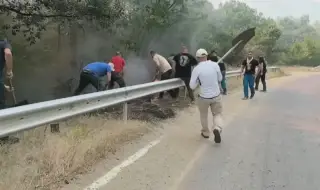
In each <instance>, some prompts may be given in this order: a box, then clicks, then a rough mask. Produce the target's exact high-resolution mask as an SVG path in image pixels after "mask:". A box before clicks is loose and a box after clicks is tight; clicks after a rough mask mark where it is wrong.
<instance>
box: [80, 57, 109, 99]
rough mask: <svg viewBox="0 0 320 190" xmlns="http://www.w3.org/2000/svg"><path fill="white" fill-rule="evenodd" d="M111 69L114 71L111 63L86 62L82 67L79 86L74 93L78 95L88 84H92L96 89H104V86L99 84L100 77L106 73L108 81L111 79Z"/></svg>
mask: <svg viewBox="0 0 320 190" xmlns="http://www.w3.org/2000/svg"><path fill="white" fill-rule="evenodd" d="M112 71H114V66H113V64H112V63H108V62H93V63H90V64H88V65H87V66H85V67H84V68H83V69H82V72H81V74H80V82H79V86H78V88H77V89H76V91H75V92H74V95H79V94H80V93H81V92H82V91H83V90H84V89H85V88H86V87H87V86H88V85H89V84H91V85H93V86H94V87H95V88H96V89H97V91H102V90H105V89H106V87H105V86H103V85H102V84H101V82H100V77H103V76H106V75H107V78H108V83H109V82H110V81H111V72H112Z"/></svg>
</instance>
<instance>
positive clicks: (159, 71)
mask: <svg viewBox="0 0 320 190" xmlns="http://www.w3.org/2000/svg"><path fill="white" fill-rule="evenodd" d="M150 55H151V58H152V60H153V62H154V63H155V65H156V75H155V77H154V80H153V81H156V80H157V79H158V80H159V79H160V80H161V81H163V80H168V79H171V76H172V67H171V65H170V63H169V62H168V60H167V59H166V58H165V57H163V56H162V55H160V54H158V53H156V52H155V51H150ZM168 93H169V94H170V96H171V97H172V98H173V99H176V94H175V92H174V90H169V91H168ZM163 96H164V92H160V94H159V97H158V99H163Z"/></svg>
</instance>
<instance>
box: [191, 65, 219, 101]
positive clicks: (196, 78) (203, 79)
mask: <svg viewBox="0 0 320 190" xmlns="http://www.w3.org/2000/svg"><path fill="white" fill-rule="evenodd" d="M221 81H222V74H221V71H220V68H219V65H218V63H216V62H213V61H210V60H207V61H203V62H200V63H199V64H198V65H197V66H196V67H195V68H194V69H193V71H192V74H191V80H190V88H191V89H195V88H196V87H197V86H198V85H200V93H199V96H200V97H202V98H213V97H216V96H219V94H220V82H221Z"/></svg>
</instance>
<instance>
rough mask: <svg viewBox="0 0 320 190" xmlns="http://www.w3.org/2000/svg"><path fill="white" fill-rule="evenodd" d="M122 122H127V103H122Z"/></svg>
mask: <svg viewBox="0 0 320 190" xmlns="http://www.w3.org/2000/svg"><path fill="white" fill-rule="evenodd" d="M123 121H124V123H127V121H128V103H127V102H125V103H123Z"/></svg>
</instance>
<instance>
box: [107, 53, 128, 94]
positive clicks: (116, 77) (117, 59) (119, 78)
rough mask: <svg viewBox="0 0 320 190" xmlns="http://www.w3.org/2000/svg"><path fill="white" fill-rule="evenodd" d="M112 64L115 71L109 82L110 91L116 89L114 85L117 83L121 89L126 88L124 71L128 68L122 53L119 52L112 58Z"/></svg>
mask: <svg viewBox="0 0 320 190" xmlns="http://www.w3.org/2000/svg"><path fill="white" fill-rule="evenodd" d="M111 63H113V65H114V71H112V72H111V81H110V82H109V86H108V89H113V88H114V83H115V82H116V83H117V84H118V85H119V87H120V88H122V87H125V86H126V83H125V82H124V79H123V76H124V70H125V66H126V62H125V60H124V59H123V58H122V56H121V53H120V52H117V53H116V56H113V57H112V58H111Z"/></svg>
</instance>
